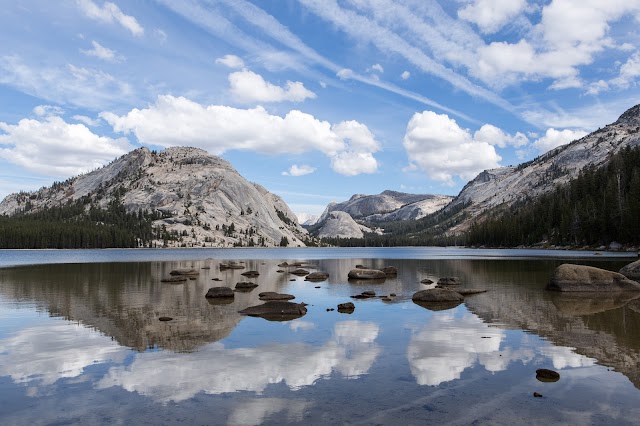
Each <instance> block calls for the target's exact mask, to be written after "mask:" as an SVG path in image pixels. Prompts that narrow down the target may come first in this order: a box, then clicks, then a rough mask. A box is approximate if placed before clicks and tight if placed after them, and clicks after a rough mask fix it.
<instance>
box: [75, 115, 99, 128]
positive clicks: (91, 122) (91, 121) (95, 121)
mask: <svg viewBox="0 0 640 426" xmlns="http://www.w3.org/2000/svg"><path fill="white" fill-rule="evenodd" d="M71 118H73V119H74V120H76V121H79V122H81V123H84V124H86V125H87V126H89V127H97V126H99V125H101V124H102V120H100V118H91V117H87V116H86V115H74V116H73V117H71Z"/></svg>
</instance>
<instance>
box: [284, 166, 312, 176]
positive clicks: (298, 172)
mask: <svg viewBox="0 0 640 426" xmlns="http://www.w3.org/2000/svg"><path fill="white" fill-rule="evenodd" d="M315 171H316V168H315V167H312V166H308V165H306V164H303V165H301V166H298V165H297V164H294V165H292V166H291V167H290V168H289V170H287V171H284V172H282V174H283V175H284V176H304V175H308V174H311V173H313V172H315Z"/></svg>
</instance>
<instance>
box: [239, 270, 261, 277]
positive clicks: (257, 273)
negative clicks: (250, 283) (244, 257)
mask: <svg viewBox="0 0 640 426" xmlns="http://www.w3.org/2000/svg"><path fill="white" fill-rule="evenodd" d="M240 275H243V276H245V277H249V278H255V277H257V276H259V275H260V272H258V271H247V272H243V273H242V274H240Z"/></svg>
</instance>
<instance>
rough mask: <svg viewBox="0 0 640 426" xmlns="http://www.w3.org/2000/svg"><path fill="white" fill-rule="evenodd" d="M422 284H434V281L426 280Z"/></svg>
mask: <svg viewBox="0 0 640 426" xmlns="http://www.w3.org/2000/svg"><path fill="white" fill-rule="evenodd" d="M420 284H433V280H430V279H429V278H425V279H424V280H422V281H420Z"/></svg>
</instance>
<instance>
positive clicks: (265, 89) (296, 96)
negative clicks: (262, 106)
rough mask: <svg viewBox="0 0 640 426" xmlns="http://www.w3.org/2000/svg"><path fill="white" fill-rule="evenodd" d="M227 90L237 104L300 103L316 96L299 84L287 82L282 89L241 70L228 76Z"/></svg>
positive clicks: (257, 75)
mask: <svg viewBox="0 0 640 426" xmlns="http://www.w3.org/2000/svg"><path fill="white" fill-rule="evenodd" d="M229 90H230V92H231V95H232V96H233V97H234V98H235V99H236V100H237V101H239V102H243V103H254V102H283V101H290V102H302V101H304V100H305V99H309V98H310V99H314V98H315V97H316V94H315V93H313V92H312V91H310V90H308V89H307V88H306V87H304V85H303V84H302V83H301V82H299V81H296V82H293V81H287V83H286V84H285V86H284V87H280V86H276V85H275V84H271V83H269V82H267V81H265V80H264V78H262V76H261V75H260V74H256V73H254V72H253V71H249V70H242V71H237V72H234V73H231V74H229Z"/></svg>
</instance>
